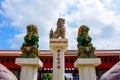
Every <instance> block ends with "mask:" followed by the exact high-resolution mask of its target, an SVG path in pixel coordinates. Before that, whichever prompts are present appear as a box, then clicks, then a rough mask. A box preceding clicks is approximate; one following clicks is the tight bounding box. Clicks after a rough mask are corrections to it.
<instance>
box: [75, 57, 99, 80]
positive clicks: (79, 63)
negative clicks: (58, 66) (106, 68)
mask: <svg viewBox="0 0 120 80" xmlns="http://www.w3.org/2000/svg"><path fill="white" fill-rule="evenodd" d="M99 64H101V60H100V58H78V59H77V60H76V61H75V63H74V67H76V68H78V69H79V80H96V71H95V66H97V65H99Z"/></svg>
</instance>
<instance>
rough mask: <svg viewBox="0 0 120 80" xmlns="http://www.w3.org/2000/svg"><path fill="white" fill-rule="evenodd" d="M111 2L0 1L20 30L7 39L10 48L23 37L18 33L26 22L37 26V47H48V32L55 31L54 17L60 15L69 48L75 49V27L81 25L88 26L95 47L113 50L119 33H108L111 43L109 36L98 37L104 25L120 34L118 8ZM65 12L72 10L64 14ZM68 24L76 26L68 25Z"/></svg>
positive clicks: (69, 0)
mask: <svg viewBox="0 0 120 80" xmlns="http://www.w3.org/2000/svg"><path fill="white" fill-rule="evenodd" d="M111 5H112V0H109V1H107V0H106V1H103V2H101V1H100V0H61V1H57V0H52V1H51V0H48V1H45V0H43V1H42V0H36V1H34V0H30V1H29V2H28V1H25V0H12V1H10V0H5V1H4V2H3V3H2V7H3V9H4V13H3V12H2V13H3V14H4V15H5V16H7V17H8V18H10V19H12V23H11V24H12V26H14V27H16V28H18V30H19V31H20V32H21V33H20V34H17V35H15V37H14V38H13V41H14V42H12V41H11V42H10V43H11V44H12V47H13V48H18V46H16V44H20V43H21V40H22V39H23V36H22V37H20V36H18V35H22V34H23V33H24V34H25V32H24V31H25V27H26V26H27V25H28V24H34V25H36V26H38V29H39V35H40V49H49V31H50V29H51V28H53V29H54V30H55V29H56V21H57V19H58V18H59V17H63V18H65V19H66V30H67V31H66V37H67V38H68V39H69V49H76V48H77V42H76V38H77V29H78V27H79V26H80V25H82V24H86V25H88V27H90V35H91V37H93V40H94V44H95V47H97V49H112V48H118V47H119V46H118V45H120V43H119V42H118V40H117V39H119V38H117V37H118V36H114V35H111V37H110V38H114V42H113V41H112V39H111V40H107V39H106V40H104V39H103V38H102V37H101V35H102V32H103V29H104V28H105V27H106V26H107V27H108V26H110V27H112V28H113V29H114V30H115V32H116V33H114V31H111V32H113V34H116V35H118V34H120V33H119V32H120V28H119V26H120V24H119V23H120V15H116V12H117V11H115V10H114V9H113V7H114V6H115V4H113V5H112V6H111ZM70 6H74V8H73V9H75V10H72V9H71V8H70ZM111 8H112V9H111ZM114 8H115V7H114ZM67 11H69V12H70V11H72V12H71V13H67ZM71 23H73V24H75V25H74V26H72V25H69V24H71ZM110 38H109V39H110ZM98 39H99V40H98ZM119 40H120V39H119ZM19 41H20V42H19ZM104 41H106V42H104ZM99 44H102V45H99ZM109 45H111V46H109ZM108 46H109V47H108Z"/></svg>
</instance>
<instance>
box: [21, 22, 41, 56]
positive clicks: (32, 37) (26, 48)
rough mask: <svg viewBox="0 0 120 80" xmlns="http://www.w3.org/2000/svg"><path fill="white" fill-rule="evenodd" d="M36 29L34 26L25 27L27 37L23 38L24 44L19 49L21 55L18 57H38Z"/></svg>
mask: <svg viewBox="0 0 120 80" xmlns="http://www.w3.org/2000/svg"><path fill="white" fill-rule="evenodd" d="M38 41H39V36H38V29H37V27H36V26H35V25H32V24H31V25H28V26H27V35H26V36H25V37H24V43H23V45H22V47H21V51H22V55H21V56H20V57H28V58H35V57H39V50H38V47H39V45H38Z"/></svg>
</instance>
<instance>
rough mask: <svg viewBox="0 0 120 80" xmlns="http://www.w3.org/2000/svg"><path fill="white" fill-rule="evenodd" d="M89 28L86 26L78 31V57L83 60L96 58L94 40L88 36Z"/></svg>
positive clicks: (82, 26)
mask: <svg viewBox="0 0 120 80" xmlns="http://www.w3.org/2000/svg"><path fill="white" fill-rule="evenodd" d="M88 31H89V28H88V27H87V26H86V25H81V26H80V28H79V29H78V37H77V42H78V44H77V47H78V51H77V56H78V57H81V58H88V57H95V55H94V51H95V48H94V47H93V45H92V43H91V40H92V38H91V37H90V36H89V34H88Z"/></svg>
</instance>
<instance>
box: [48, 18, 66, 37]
mask: <svg viewBox="0 0 120 80" xmlns="http://www.w3.org/2000/svg"><path fill="white" fill-rule="evenodd" d="M64 24H65V19H63V18H59V19H58V21H57V29H56V31H55V32H54V31H53V30H52V29H51V31H50V34H49V36H50V38H59V37H61V38H65V26H64Z"/></svg>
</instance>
